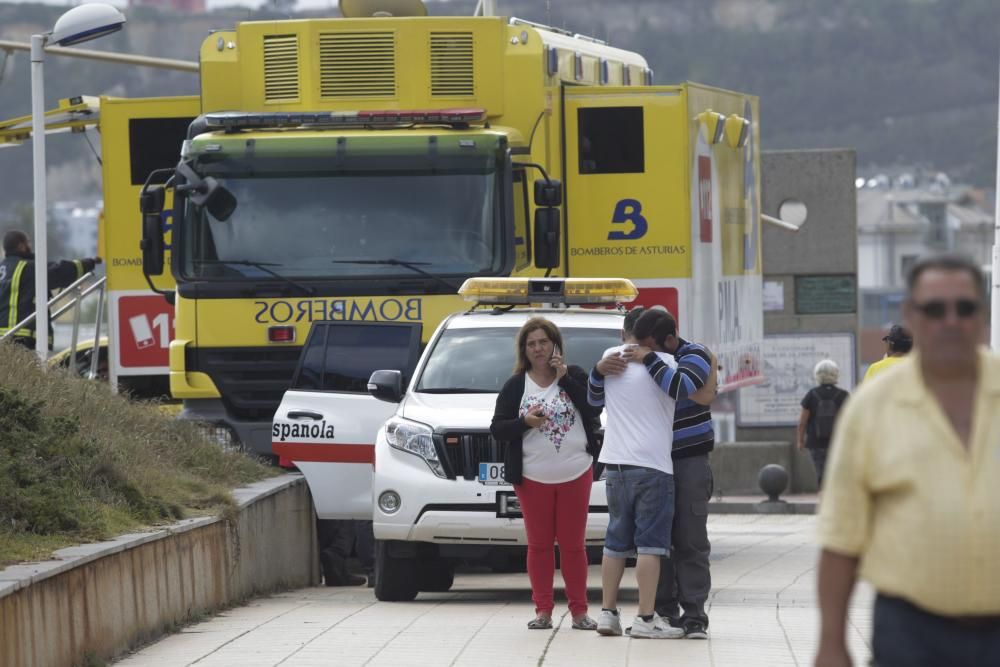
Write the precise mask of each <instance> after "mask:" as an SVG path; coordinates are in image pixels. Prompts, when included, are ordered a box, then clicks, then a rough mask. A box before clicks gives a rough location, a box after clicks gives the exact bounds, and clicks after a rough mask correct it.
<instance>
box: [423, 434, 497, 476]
mask: <svg viewBox="0 0 1000 667" xmlns="http://www.w3.org/2000/svg"><path fill="white" fill-rule="evenodd" d="M437 438H438V449H439V451H443V453H444V457H443V461H444V462H445V467H446V468H447V470H446V472H447V473H448V477H450V478H451V479H459V478H462V479H469V480H472V479H477V478H478V477H479V464H480V463H503V461H504V459H505V457H506V455H507V443H506V442H499V441H497V440H495V439H494V438H493V436H492V435H490V434H489V432H488V431H480V432H471V433H470V432H467V431H465V432H459V433H445V434H443V435H439V436H437Z"/></svg>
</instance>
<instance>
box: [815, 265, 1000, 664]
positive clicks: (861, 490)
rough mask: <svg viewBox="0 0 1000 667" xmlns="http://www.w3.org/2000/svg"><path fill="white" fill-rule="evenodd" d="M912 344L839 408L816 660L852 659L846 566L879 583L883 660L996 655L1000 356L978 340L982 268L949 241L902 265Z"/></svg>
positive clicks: (960, 660)
mask: <svg viewBox="0 0 1000 667" xmlns="http://www.w3.org/2000/svg"><path fill="white" fill-rule="evenodd" d="M907 282H908V288H909V294H908V298H907V301H906V303H905V305H904V311H903V312H904V317H905V321H906V324H907V326H908V328H909V329H910V331H911V332H913V339H914V343H915V352H914V353H913V354H911V355H910V356H909V357H907V358H906V359H904V360H903V361H901V362H899V363H898V364H896V365H895V367H893V368H891V369H890V370H888V371H886V372H884V373H882V374H881V375H879V376H877V377H876V378H875V379H873V380H872V381H870V382H864V383H862V384H861V386H860V389H859V390H858V391H857V392H856V393H855V395H854V396H853V397H852V398H851V399H850V400H848V402H847V404H846V406H845V408H844V410H843V411H842V412H841V414H840V419H839V421H838V423H837V431H836V433H835V435H834V444H833V447H832V448H831V457H830V461H829V464H828V468H827V479H826V481H825V485H826V486H825V488H824V491H823V499H822V502H821V504H820V515H819V535H820V542H821V545H822V548H823V550H822V554H821V556H820V563H819V603H820V612H821V617H822V629H821V634H820V646H819V652H818V654H817V657H816V665H817V666H822V667H826V666H833V665H836V666H838V667H839V666H843V665H850V664H851V663H850V657H849V654H848V652H847V648H846V642H845V625H846V617H847V604H848V600H849V599H850V595H851V592H852V590H853V588H854V583H855V580H856V578H857V577H859V576H860V577H862V578H864V579H865V580H867V581H868V582H869V583H871V585H872V586H873V587H874V588H875V590H876V591H877V593H878V595H877V597H876V601H875V612H874V619H873V639H872V652H873V654H874V659H875V662H876V663H877V664H878V665H879V666H880V667H896V666H897V665H898V666H902V665H905V666H906V667H919V666H924V665H927V666H931V665H934V666H938V665H940V666H942V667H943V666H945V665H947V666H948V667H961V666H969V667H972V666H975V667H979V666H981V665H1000V357H996V356H994V355H993V354H991V353H989V352H988V351H986V350H984V349H980V348H979V341H980V340H982V338H981V337H982V335H983V333H984V330H985V325H986V315H985V310H986V307H985V300H986V296H985V290H984V282H983V276H982V273H981V271H980V270H979V268H978V266H976V264H974V263H973V262H972V261H971V260H968V259H967V258H964V257H959V256H953V255H947V256H937V257H930V258H926V259H923V260H920V261H919V262H918V263H917V264H916V265H915V266H914V267H913V270H912V271H911V273H910V275H909V277H908V281H907Z"/></svg>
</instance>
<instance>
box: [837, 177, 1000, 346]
mask: <svg viewBox="0 0 1000 667" xmlns="http://www.w3.org/2000/svg"><path fill="white" fill-rule="evenodd" d="M855 185H856V186H857V189H858V191H857V201H858V287H859V290H860V300H861V304H860V306H861V312H860V316H861V317H860V324H861V341H860V342H861V344H860V355H861V359H860V361H861V364H862V366H865V365H867V364H870V363H872V362H873V361H877V360H878V359H880V358H881V356H882V348H883V346H882V343H881V339H882V336H883V335H884V334H885V329H887V328H888V327H889V325H891V324H894V323H897V322H898V321H899V319H900V307H901V305H902V303H903V299H904V295H905V293H906V274H907V273H908V272H909V270H910V267H911V266H913V264H914V262H916V261H917V259H918V258H919V257H921V256H922V255H925V254H928V253H933V252H959V253H962V254H966V255H968V256H970V257H972V258H973V260H974V261H975V262H976V263H978V264H979V265H980V266H982V267H983V269H984V270H985V271H986V272H987V273H989V272H990V265H991V253H992V248H993V215H992V213H991V212H990V210H989V209H988V208H987V206H986V201H987V199H988V197H987V196H986V193H984V192H982V191H981V190H976V189H974V188H971V187H969V186H964V185H954V184H952V183H951V182H950V180H949V179H948V177H947V176H946V175H945V174H941V173H936V174H928V175H916V176H915V175H914V174H912V173H900V174H897V175H893V176H890V175H887V174H879V175H877V176H873V177H870V178H864V177H859V178H858V179H857V181H856V182H855ZM987 288H988V285H987Z"/></svg>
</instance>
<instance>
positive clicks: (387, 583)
mask: <svg viewBox="0 0 1000 667" xmlns="http://www.w3.org/2000/svg"><path fill="white" fill-rule="evenodd" d="M417 592H418V589H417V577H416V563H415V561H414V560H413V559H411V558H396V557H393V556H392V555H390V553H389V545H388V544H387V543H386V542H385V541H384V540H376V541H375V597H376V598H377V599H379V600H381V601H382V602H409V601H410V600H412V599H414V598H415V597H417Z"/></svg>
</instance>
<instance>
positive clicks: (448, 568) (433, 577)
mask: <svg viewBox="0 0 1000 667" xmlns="http://www.w3.org/2000/svg"><path fill="white" fill-rule="evenodd" d="M417 577H418V580H419V582H420V583H419V586H420V590H421V591H423V592H425V593H447V592H448V591H449V590H451V585H452V584H453V583H455V566H454V565H452V564H451V563H449V562H448V561H446V560H444V559H442V558H436V559H434V560H431V561H426V562H424V563H421V565H420V569H419V571H418V574H417Z"/></svg>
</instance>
